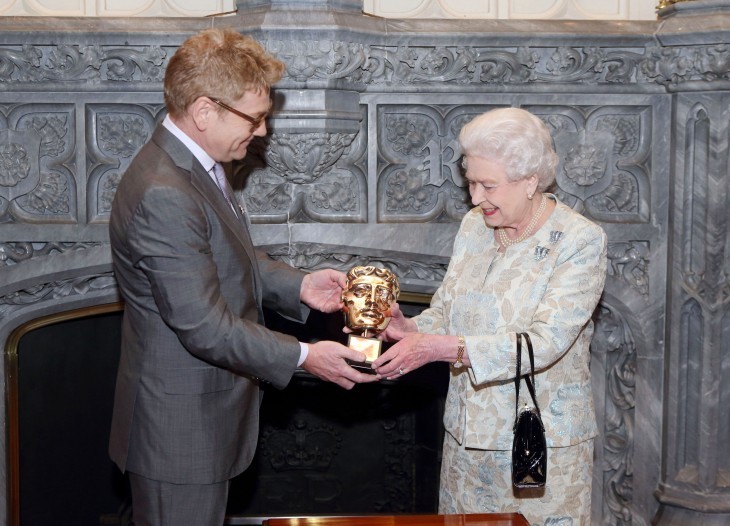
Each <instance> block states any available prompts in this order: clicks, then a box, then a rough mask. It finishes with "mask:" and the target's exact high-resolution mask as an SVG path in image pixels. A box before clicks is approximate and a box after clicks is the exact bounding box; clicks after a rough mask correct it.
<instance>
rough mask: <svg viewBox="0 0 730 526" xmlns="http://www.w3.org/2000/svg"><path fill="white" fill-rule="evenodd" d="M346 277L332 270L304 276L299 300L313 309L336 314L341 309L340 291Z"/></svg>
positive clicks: (343, 286) (345, 282)
mask: <svg viewBox="0 0 730 526" xmlns="http://www.w3.org/2000/svg"><path fill="white" fill-rule="evenodd" d="M345 286H347V276H346V275H345V274H344V273H342V272H340V271H338V270H334V269H323V270H318V271H316V272H312V273H311V274H307V275H306V276H304V279H303V280H302V287H301V290H300V292H299V299H301V301H302V302H303V303H304V304H305V305H307V306H308V307H311V308H313V309H316V310H318V311H322V312H336V311H338V310H340V309H341V308H342V289H344V288H345Z"/></svg>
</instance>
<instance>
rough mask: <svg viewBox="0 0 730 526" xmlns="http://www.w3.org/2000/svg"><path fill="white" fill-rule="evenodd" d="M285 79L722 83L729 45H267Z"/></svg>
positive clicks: (728, 61) (728, 64)
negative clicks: (279, 62) (284, 70)
mask: <svg viewBox="0 0 730 526" xmlns="http://www.w3.org/2000/svg"><path fill="white" fill-rule="evenodd" d="M266 45H267V47H268V48H269V49H270V50H271V51H273V52H275V53H278V54H279V56H280V57H281V58H282V60H284V62H285V63H286V64H287V74H288V78H289V79H291V80H293V81H296V82H305V81H310V80H313V79H326V80H333V79H344V80H349V81H352V82H356V83H362V84H378V83H384V82H387V83H399V84H422V83H442V82H447V83H448V82H450V83H456V84H478V83H487V84H526V83H565V82H579V83H588V84H637V83H646V82H657V83H660V84H676V83H679V82H683V81H686V80H690V79H693V78H701V79H703V80H705V81H708V80H709V81H711V80H716V79H727V78H729V75H730V58H729V57H728V54H729V53H730V51H729V50H728V46H727V44H720V45H712V46H694V47H693V46H687V47H682V48H658V47H647V48H629V49H622V48H610V47H595V46H587V47H575V46H558V47H552V48H551V47H524V46H523V47H517V48H513V49H512V50H510V49H508V48H499V49H492V48H484V47H464V46H453V47H449V46H400V47H382V46H365V45H363V44H358V43H347V42H321V41H307V42H282V41H268V42H267V43H266Z"/></svg>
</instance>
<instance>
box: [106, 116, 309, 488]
mask: <svg viewBox="0 0 730 526" xmlns="http://www.w3.org/2000/svg"><path fill="white" fill-rule="evenodd" d="M110 240H111V245H112V257H113V264H114V271H115V273H116V278H117V280H118V283H119V286H120V289H121V291H122V295H123V297H124V300H125V311H124V321H123V327H122V353H121V359H120V363H119V371H118V376H117V385H116V392H115V401H114V413H113V417H112V428H111V439H110V447H109V451H110V455H111V457H112V459H113V460H114V461H115V462H116V463H117V465H118V466H119V468H120V469H121V470H122V471H126V470H129V471H132V472H134V473H137V474H139V475H142V476H145V477H147V478H151V479H154V480H164V481H168V482H173V483H188V484H208V483H213V482H219V481H222V480H226V479H230V478H231V477H233V476H235V475H237V474H239V473H240V472H242V471H243V470H244V469H246V467H247V466H248V465H249V464H250V462H251V458H252V456H253V453H254V450H255V447H256V439H257V435H258V411H259V404H260V391H259V380H258V379H263V380H265V381H268V382H270V383H271V384H273V385H274V386H276V387H279V388H281V387H284V386H285V385H286V384H287V383H288V382H289V380H290V378H291V376H292V374H293V372H294V370H295V369H296V366H297V361H298V358H299V354H300V347H299V343H298V342H297V340H296V339H295V338H293V337H291V336H287V335H284V334H280V333H276V332H272V331H270V330H267V329H266V328H264V327H263V325H262V322H263V314H262V306H263V305H266V306H267V307H272V308H275V309H276V310H278V311H279V312H281V313H282V314H284V315H286V316H288V317H290V318H293V319H298V320H302V319H303V318H304V317H305V316H306V314H307V312H308V310H307V309H306V307H303V305H302V304H301V303H300V301H299V290H300V286H301V281H302V278H303V276H304V273H302V272H301V271H298V270H295V269H293V268H291V267H289V266H287V265H283V264H281V263H278V262H275V261H273V260H271V259H269V258H268V257H266V256H265V255H261V254H259V253H257V251H255V250H254V247H253V245H252V243H251V238H250V237H249V234H248V232H247V230H246V227H245V225H244V223H243V222H242V221H241V220H239V219H238V218H237V217H236V215H235V214H234V213H233V211H232V210H231V208H230V206H229V205H228V203H227V201H226V200H225V198H224V197H223V195H222V194H221V192H220V191H219V190H218V188H217V186H216V185H215V183H214V182H213V181H212V180H211V178H210V176H209V175H208V174H207V173H206V172H205V170H204V169H203V167H202V166H201V165H200V163H199V162H198V161H197V159H195V157H194V156H193V155H192V153H191V152H190V151H189V150H188V149H187V148H186V147H185V146H184V145H183V144H182V143H181V142H180V141H179V140H178V139H177V138H176V137H175V136H174V135H172V134H171V133H170V132H169V131H168V130H167V129H166V128H164V127H162V126H159V127H158V128H157V130H156V131H155V133H154V135H153V137H152V139H151V141H150V142H149V143H147V144H146V145H145V146H144V147H143V148H142V149H141V150H140V152H139V153H138V155H137V157H136V158H135V159H134V161H133V162H132V164H131V165H130V167H129V169H128V170H127V172H126V173H125V175H124V177H123V178H122V180H121V182H120V184H119V188H118V189H117V193H116V196H115V199H114V204H113V207H112V214H111V221H110Z"/></svg>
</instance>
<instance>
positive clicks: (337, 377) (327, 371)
mask: <svg viewBox="0 0 730 526" xmlns="http://www.w3.org/2000/svg"><path fill="white" fill-rule="evenodd" d="M308 345H309V354H308V355H307V359H306V360H304V363H303V364H302V368H303V369H304V370H305V371H307V372H308V373H311V374H313V375H315V376H317V377H319V378H321V379H322V380H326V381H328V382H334V383H336V384H337V385H339V386H340V387H344V388H345V389H352V387H353V386H354V385H355V384H359V383H368V382H376V381H378V380H380V377H379V376H378V375H375V374H367V373H361V372H360V371H358V370H357V369H354V368H353V367H351V366H350V365H349V364H348V363H347V362H346V361H345V360H346V359H347V360H352V361H353V362H363V361H365V355H364V354H363V353H361V352H359V351H355V350H353V349H350V348H349V347H345V346H344V345H341V344H339V343H337V342H331V341H320V342H317V343H310V344H308Z"/></svg>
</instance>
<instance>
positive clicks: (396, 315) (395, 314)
mask: <svg viewBox="0 0 730 526" xmlns="http://www.w3.org/2000/svg"><path fill="white" fill-rule="evenodd" d="M390 315H391V318H390V322H389V323H388V326H387V327H386V328H385V330H384V331H383V332H381V333H380V334H379V335H378V338H379V339H381V340H384V341H386V342H397V341H398V340H401V339H403V337H404V336H405V335H406V334H407V333H410V332H418V327H417V326H416V322H415V321H413V320H411V319H410V318H406V317H405V315H404V314H403V311H401V310H400V305H398V304H397V303H393V305H392V306H391V307H390Z"/></svg>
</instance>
